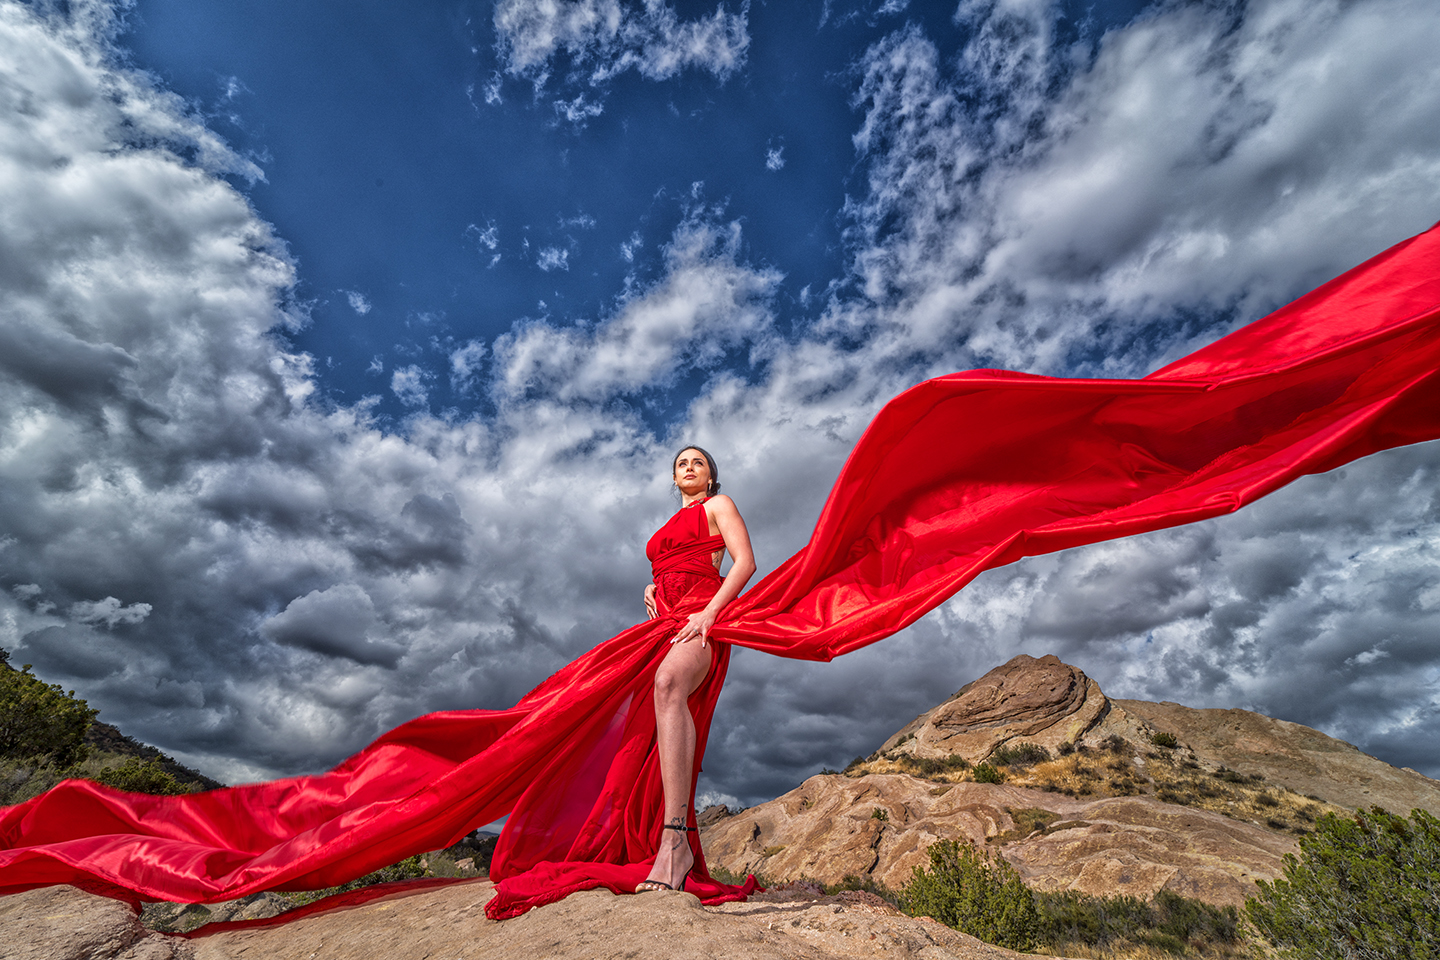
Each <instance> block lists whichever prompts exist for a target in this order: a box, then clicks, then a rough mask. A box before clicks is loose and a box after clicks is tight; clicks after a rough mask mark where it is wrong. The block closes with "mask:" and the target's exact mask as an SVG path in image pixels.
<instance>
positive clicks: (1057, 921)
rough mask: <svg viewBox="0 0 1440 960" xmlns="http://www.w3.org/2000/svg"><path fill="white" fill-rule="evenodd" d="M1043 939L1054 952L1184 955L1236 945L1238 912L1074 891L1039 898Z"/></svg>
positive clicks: (1168, 898) (1161, 895)
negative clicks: (1122, 949) (1123, 949)
mask: <svg viewBox="0 0 1440 960" xmlns="http://www.w3.org/2000/svg"><path fill="white" fill-rule="evenodd" d="M1036 901H1037V903H1038V906H1039V910H1040V917H1041V926H1040V930H1041V939H1042V940H1043V941H1044V942H1045V943H1046V944H1047V945H1048V946H1051V947H1064V946H1065V945H1067V944H1084V945H1085V946H1087V947H1093V948H1101V949H1104V948H1108V947H1110V946H1111V945H1112V944H1116V943H1118V942H1122V941H1123V942H1128V943H1133V944H1139V945H1142V946H1149V947H1155V948H1157V949H1160V950H1165V951H1167V952H1169V953H1175V954H1183V953H1185V952H1186V951H1187V949H1188V948H1189V947H1190V946H1191V945H1194V946H1199V947H1201V948H1204V947H1208V946H1212V945H1217V944H1225V945H1229V944H1235V943H1237V942H1238V941H1239V939H1240V932H1239V927H1240V913H1239V911H1238V910H1236V909H1235V908H1234V907H1216V906H1212V905H1211V904H1208V903H1205V902H1204V901H1202V900H1192V899H1190V898H1189V897H1182V896H1180V895H1179V894H1177V893H1171V892H1170V891H1169V890H1161V891H1160V892H1158V893H1156V894H1155V899H1154V900H1151V901H1148V902H1147V901H1144V900H1140V899H1138V898H1136V897H1092V896H1089V895H1087V894H1083V893H1078V892H1076V891H1074V890H1065V891H1060V892H1056V893H1041V894H1037V895H1036Z"/></svg>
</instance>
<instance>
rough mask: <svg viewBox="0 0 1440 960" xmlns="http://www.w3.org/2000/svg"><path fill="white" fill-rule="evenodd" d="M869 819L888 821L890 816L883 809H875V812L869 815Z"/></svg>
mask: <svg viewBox="0 0 1440 960" xmlns="http://www.w3.org/2000/svg"><path fill="white" fill-rule="evenodd" d="M870 819H871V820H885V821H888V820H889V819H890V814H889V813H888V812H887V811H886V809H885V808H884V807H876V808H875V812H874V813H872V814H870Z"/></svg>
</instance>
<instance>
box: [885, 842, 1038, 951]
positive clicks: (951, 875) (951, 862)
mask: <svg viewBox="0 0 1440 960" xmlns="http://www.w3.org/2000/svg"><path fill="white" fill-rule="evenodd" d="M900 902H901V904H902V905H903V906H904V908H905V910H906V911H907V912H908V913H910V914H911V915H912V916H930V917H934V918H935V919H936V920H939V921H940V922H941V923H943V924H945V925H946V926H950V927H954V928H955V929H956V930H959V931H960V932H962V933H968V934H970V936H972V937H978V938H979V939H981V940H984V941H986V942H987V943H993V944H995V945H997V946H1001V947H1008V948H1010V949H1011V950H1032V949H1034V948H1035V947H1036V946H1038V945H1039V930H1040V915H1039V913H1038V912H1037V911H1036V908H1035V897H1034V895H1033V894H1032V893H1031V892H1030V889H1029V888H1028V887H1026V886H1025V883H1024V881H1022V880H1021V879H1020V875H1019V874H1018V873H1016V872H1015V868H1014V867H1012V866H1010V864H1008V863H1006V862H1005V861H1004V860H1001V859H999V858H998V857H997V858H994V859H992V858H989V857H987V856H985V855H984V854H982V853H980V852H979V851H978V850H976V849H975V848H974V847H972V846H971V845H970V844H968V843H956V842H955V841H953V840H941V841H939V842H938V843H936V844H934V845H933V846H931V847H930V869H929V870H921V869H920V868H919V867H916V868H915V871H914V873H913V875H912V876H911V878H910V882H909V883H908V884H906V885H905V889H904V890H903V891H901V893H900Z"/></svg>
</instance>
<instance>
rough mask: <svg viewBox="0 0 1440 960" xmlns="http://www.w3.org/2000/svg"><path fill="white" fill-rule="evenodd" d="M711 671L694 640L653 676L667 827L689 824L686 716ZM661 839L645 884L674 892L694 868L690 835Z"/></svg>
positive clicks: (675, 649)
mask: <svg viewBox="0 0 1440 960" xmlns="http://www.w3.org/2000/svg"><path fill="white" fill-rule="evenodd" d="M709 672H710V648H709V646H704V647H702V646H701V645H700V644H699V642H698V641H695V640H691V641H688V642H686V643H677V644H674V645H672V646H671V647H670V652H669V653H667V654H666V655H665V659H664V660H662V661H661V662H660V669H658V670H657V671H655V741H656V747H657V748H658V750H659V752H660V784H661V786H662V787H663V789H664V791H665V823H666V824H668V825H677V826H682V827H683V826H685V825H686V823H687V822H688V820H689V814H690V810H689V801H690V782H691V780H692V778H693V777H694V774H695V720H694V718H692V717H691V716H690V704H689V700H690V694H692V693H694V692H695V691H696V690H697V689H699V687H700V684H701V682H702V681H704V679H705V675H706V674H707V673H709ZM660 834H661V836H660V849H659V851H658V852H657V853H656V855H655V867H654V869H652V870H651V871H650V876H649V877H648V878H647V879H649V880H660V881H663V882H665V883H667V884H669V885H670V886H672V887H674V888H675V889H677V890H678V889H679V888H680V883H681V881H682V880H684V879H685V875H686V874H687V873H689V872H690V868H691V867H692V866H694V865H695V854H694V852H693V851H692V850H691V849H690V835H689V833H688V832H687V831H684V830H662V831H660Z"/></svg>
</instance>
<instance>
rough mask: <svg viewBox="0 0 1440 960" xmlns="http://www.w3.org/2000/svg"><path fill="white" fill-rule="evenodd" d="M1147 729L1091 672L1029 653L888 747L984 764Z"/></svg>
mask: <svg viewBox="0 0 1440 960" xmlns="http://www.w3.org/2000/svg"><path fill="white" fill-rule="evenodd" d="M1143 733H1144V731H1143V730H1142V728H1141V725H1139V724H1136V723H1135V722H1134V720H1133V719H1132V718H1131V717H1130V716H1129V715H1128V714H1127V713H1126V712H1125V711H1124V710H1120V709H1117V708H1116V706H1115V704H1114V703H1113V702H1112V701H1111V700H1110V698H1108V697H1106V696H1105V694H1104V693H1103V692H1101V690H1100V685H1099V684H1097V683H1096V682H1095V681H1094V680H1091V679H1090V678H1089V677H1087V676H1085V674H1084V673H1083V672H1082V671H1081V670H1079V669H1077V668H1075V667H1072V666H1070V665H1069V664H1068V663H1062V662H1061V661H1060V659H1059V658H1058V657H1055V656H1053V655H1051V656H1044V657H1040V658H1039V659H1036V658H1034V657H1027V656H1025V655H1024V654H1022V655H1020V656H1018V657H1015V658H1014V659H1013V660H1011V661H1010V662H1009V663H1006V664H1005V665H1004V666H1000V667H996V668H995V669H994V670H991V671H990V672H989V673H987V674H985V676H983V677H981V678H980V679H979V680H975V681H973V682H971V683H967V684H966V685H965V686H963V687H961V688H960V690H959V692H958V693H956V694H955V695H954V696H953V697H951V698H950V699H948V700H946V701H945V702H943V703H941V704H939V705H938V706H936V707H933V708H931V709H930V710H927V711H926V712H925V713H922V714H921V715H920V716H918V717H916V718H915V719H914V720H912V721H911V722H910V723H908V724H906V725H905V727H903V728H902V729H900V730H899V731H897V732H896V733H895V735H894V736H892V737H891V738H890V739H889V740H887V741H885V743H884V744H883V745H882V746H881V747H880V752H881V753H907V754H910V755H911V756H916V757H933V758H940V757H949V756H961V757H964V758H965V759H966V760H968V761H970V762H971V763H976V762H979V761H983V760H985V759H987V758H989V757H990V755H991V754H993V753H994V752H995V751H996V750H997V749H999V748H1000V747H1002V746H1006V745H1011V744H1016V743H1035V744H1039V745H1040V746H1042V747H1045V748H1046V749H1047V750H1049V751H1050V752H1051V753H1055V752H1057V751H1059V749H1060V747H1061V746H1062V745H1063V744H1076V743H1084V742H1099V741H1100V740H1103V739H1104V738H1105V737H1108V736H1110V735H1111V734H1118V735H1120V736H1123V737H1126V738H1127V739H1133V738H1135V737H1137V736H1142V735H1143Z"/></svg>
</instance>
